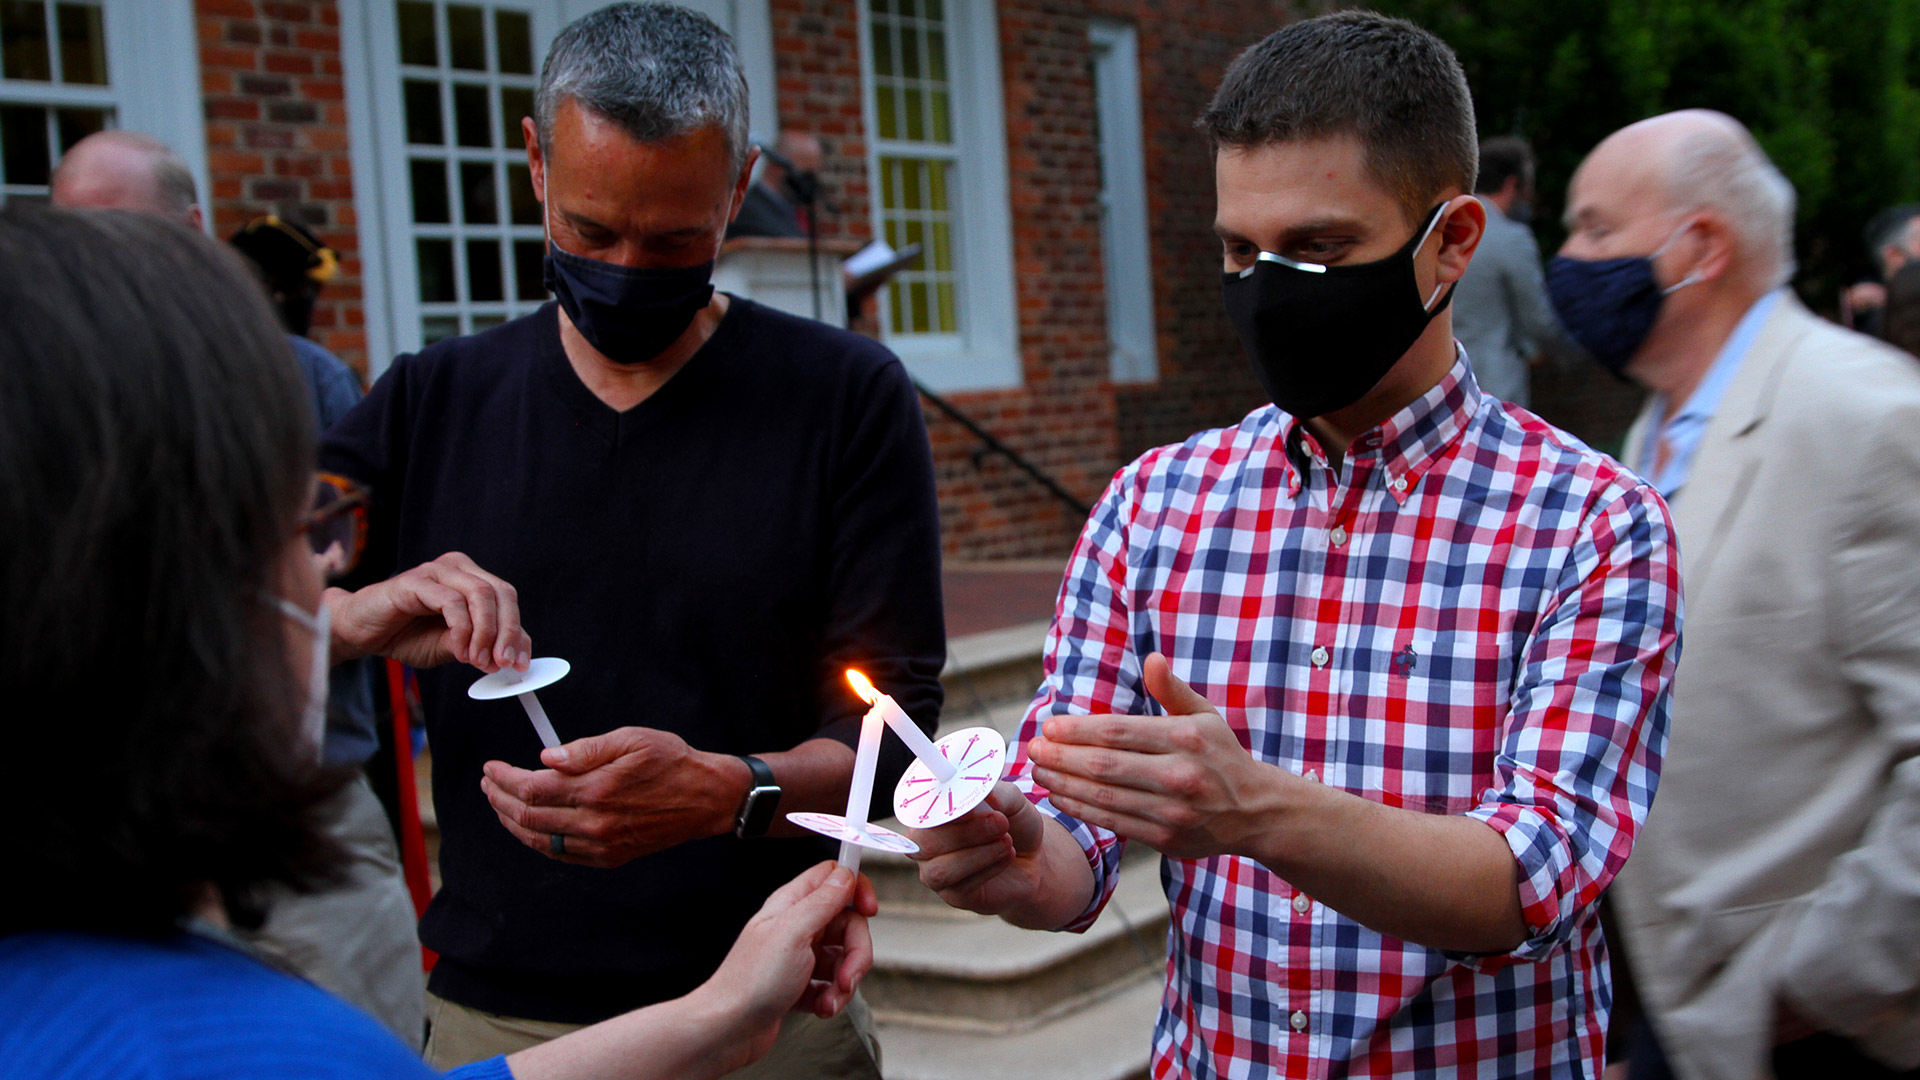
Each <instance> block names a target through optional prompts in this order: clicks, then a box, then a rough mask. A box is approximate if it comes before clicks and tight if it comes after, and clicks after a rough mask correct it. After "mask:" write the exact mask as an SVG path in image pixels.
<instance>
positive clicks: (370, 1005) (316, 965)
mask: <svg viewBox="0 0 1920 1080" xmlns="http://www.w3.org/2000/svg"><path fill="white" fill-rule="evenodd" d="M325 813H326V830H327V834H328V835H329V836H331V837H333V839H334V840H336V841H338V842H339V844H340V846H341V847H343V848H345V849H346V850H347V852H348V854H349V855H350V856H351V858H350V859H349V860H348V863H347V868H346V869H347V873H346V877H345V878H344V879H343V880H342V881H340V883H339V884H337V885H335V886H333V887H332V888H329V889H327V890H325V891H323V892H317V893H313V894H310V895H305V896H303V895H301V894H299V893H296V892H294V891H293V890H291V889H287V888H278V889H275V890H274V891H273V892H272V893H271V894H270V895H269V897H268V900H267V905H266V907H267V920H266V923H265V924H264V925H263V926H261V927H260V929H259V930H257V931H255V932H253V933H250V934H248V933H242V934H239V935H237V936H238V937H240V939H241V940H243V941H245V942H246V943H247V944H248V945H250V946H252V947H253V948H254V949H255V950H256V951H258V952H259V953H261V954H262V955H263V956H264V957H265V958H266V959H267V960H268V961H270V962H272V963H276V964H278V965H280V966H281V967H282V968H285V969H287V970H289V971H292V972H295V973H296V974H299V975H302V976H305V977H306V978H307V979H308V980H309V981H311V982H313V983H315V984H317V985H319V986H320V987H322V988H323V989H326V990H330V991H332V992H333V993H334V994H336V995H337V996H339V997H342V998H345V999H346V1000H347V1001H348V1002H349V1003H350V1004H352V1005H354V1006H357V1007H358V1008H359V1009H360V1010H361V1011H362V1012H365V1013H367V1014H369V1015H371V1016H372V1017H373V1018H374V1019H376V1020H379V1021H380V1022H381V1023H383V1024H385V1025H386V1026H387V1028H388V1030H390V1031H392V1032H393V1033H394V1035H396V1036H398V1037H399V1039H400V1041H401V1042H404V1043H406V1044H407V1046H408V1047H410V1048H415V1049H417V1048H418V1047H419V1046H420V1032H421V1025H422V1013H423V1011H424V1009H425V1007H426V993H427V977H426V975H425V974H423V973H422V972H421V970H420V938H419V936H418V934H417V933H416V931H415V929H414V926H415V923H416V922H417V920H416V919H415V917H414V913H413V897H412V896H411V894H409V893H408V892H407V884H406V880H405V878H404V877H403V875H402V874H401V872H400V855H399V852H398V851H397V850H396V848H395V846H394V842H393V828H392V826H390V825H388V824H387V812H386V811H385V810H384V809H382V808H381V806H380V799H379V797H378V796H376V795H374V793H373V789H372V788H371V787H369V786H367V781H366V779H365V778H364V777H361V778H358V779H355V780H354V781H353V783H351V784H348V785H347V786H346V787H344V788H341V789H340V793H339V794H338V795H336V796H334V798H333V801H332V802H330V803H328V804H327V808H326V812H325Z"/></svg>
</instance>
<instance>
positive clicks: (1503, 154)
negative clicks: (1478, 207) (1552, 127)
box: [1473, 135, 1533, 195]
mask: <svg viewBox="0 0 1920 1080" xmlns="http://www.w3.org/2000/svg"><path fill="white" fill-rule="evenodd" d="M1516 176H1517V177H1519V178H1520V190H1522V191H1525V190H1526V189H1528V188H1530V187H1532V186H1533V148H1532V147H1530V146H1528V145H1527V140H1525V139H1521V138H1517V137H1515V136H1512V135H1496V136H1494V137H1493V138H1491V139H1486V140H1484V141H1482V142H1481V143H1480V178H1479V179H1478V180H1476V181H1474V185H1473V190H1474V191H1475V192H1476V193H1478V194H1481V195H1490V194H1492V193H1493V192H1496V191H1499V190H1500V189H1501V188H1503V187H1506V186H1507V181H1509V180H1511V179H1513V178H1514V177H1516Z"/></svg>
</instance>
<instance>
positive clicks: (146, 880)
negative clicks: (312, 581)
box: [0, 206, 340, 934]
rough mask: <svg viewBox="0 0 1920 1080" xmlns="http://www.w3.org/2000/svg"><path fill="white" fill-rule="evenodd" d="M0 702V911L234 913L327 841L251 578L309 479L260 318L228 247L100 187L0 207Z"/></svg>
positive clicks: (59, 920) (164, 924) (90, 925)
mask: <svg viewBox="0 0 1920 1080" xmlns="http://www.w3.org/2000/svg"><path fill="white" fill-rule="evenodd" d="M0 326H5V327H6V328H7V329H6V332H5V333H4V334H0V371H5V372H6V377H5V378H4V379H0V611H4V612H6V617H5V619H4V620H0V627H4V628H3V629H0V686H4V687H5V690H4V693H5V694H6V695H7V698H8V706H7V710H6V719H5V720H4V721H0V733H4V737H5V739H6V742H7V745H8V747H9V750H10V751H11V752H12V753H13V754H14V755H15V757H16V759H17V760H19V761H22V762H27V763H31V765H30V767H27V768H22V769H20V770H18V771H17V774H16V776H15V778H14V780H13V781H12V783H11V785H10V788H11V795H12V798H13V800H14V804H15V805H16V806H18V807H21V808H22V809H23V810H24V811H25V818H24V820H22V821H20V822H18V826H19V830H18V831H19V836H18V839H17V842H16V843H15V844H14V845H13V847H12V849H11V851H10V852H9V854H8V865H9V868H10V871H11V878H12V880H13V881H14V882H15V883H16V884H15V886H14V887H11V888H7V889H4V890H0V934H5V933H10V932H16V931H21V930H28V929H48V928H72V929H85V930H95V931H108V932H125V933H150V934H157V933H165V932H167V931H168V930H169V929H170V928H172V927H173V926H174V925H175V923H176V922H177V920H179V919H180V918H181V917H182V916H185V915H187V914H189V913H190V912H192V911H193V910H194V908H195V906H196V904H197V903H198V901H199V900H200V898H201V897H202V895H203V894H204V890H205V888H206V887H207V886H209V885H210V886H213V887H215V888H217V889H218V890H219V893H220V895H221V897H222V898H224V899H225V900H226V901H227V903H228V907H229V911H230V913H231V914H233V915H234V916H235V917H236V921H238V922H240V923H241V924H242V925H245V924H246V923H247V922H248V921H250V920H249V918H248V916H249V915H257V911H258V908H257V902H258V900H259V898H260V895H261V890H262V888H263V887H264V886H266V885H268V884H269V883H276V882H277V883H284V884H287V885H291V886H293V887H295V888H311V887H313V886H314V885H317V884H320V883H322V882H324V881H325V880H327V879H328V877H329V876H330V872H331V869H332V867H333V866H335V865H337V861H336V860H337V857H338V853H337V850H336V849H335V848H334V846H333V845H332V844H331V843H330V842H329V841H327V840H326V839H325V838H324V836H323V834H322V833H321V832H320V831H319V829H318V828H317V817H316V810H317V809H318V807H319V806H320V804H321V802H322V801H323V800H324V799H326V798H327V797H328V796H329V795H331V794H332V793H333V792H334V791H337V790H338V788H339V784H340V780H339V778H338V774H337V773H335V774H329V773H327V772H325V771H324V770H322V769H321V767H320V766H319V764H318V762H317V761H315V760H314V754H313V752H312V747H311V746H310V745H309V744H308V743H307V742H306V741H305V740H303V739H300V738H299V737H298V736H297V734H296V733H297V732H298V730H299V723H300V713H301V709H302V706H303V704H304V693H305V687H306V680H305V678H304V675H305V673H304V672H302V673H298V674H296V673H294V672H291V671H289V670H288V668H289V659H288V657H287V655H286V646H285V645H284V644H283V643H284V642H285V640H286V630H285V625H284V621H285V618H286V616H284V615H283V614H281V613H280V611H279V610H278V609H277V608H276V607H275V606H274V605H273V603H272V601H271V597H272V596H273V595H274V594H275V593H276V591H277V586H278V575H279V572H280V567H281V566H282V561H281V560H282V559H283V557H284V552H285V551H286V549H287V545H288V544H289V543H291V542H293V541H294V537H295V530H296V528H297V526H298V522H299V518H300V513H301V511H302V510H303V509H304V508H305V506H306V505H307V499H308V498H309V497H310V493H311V491H312V483H313V453H314V428H313V419H312V416H311V410H312V407H311V405H309V404H308V401H307V393H306V391H305V390H304V389H303V387H302V385H301V379H300V374H299V368H298V365H297V364H296V363H295V361H294V359H293V356H292V353H291V348H290V344H289V342H288V340H287V337H286V335H285V334H283V333H282V332H281V331H280V329H279V327H278V326H276V325H275V324H274V319H273V316H272V314H271V312H270V311H269V310H268V308H267V303H266V299H265V297H263V296H262V295H261V294H260V289H259V287H258V286H257V285H255V284H254V283H253V281H252V280H251V278H250V277H249V275H248V273H247V272H246V270H244V269H243V268H242V267H241V265H240V261H239V256H237V255H236V254H234V253H233V252H231V251H229V250H227V249H226V248H225V247H224V246H223V245H220V244H218V243H215V242H214V241H212V240H210V239H208V238H207V237H205V236H202V235H199V234H198V233H195V232H193V231H192V230H189V229H187V228H185V227H184V226H181V225H178V224H174V223H172V222H169V221H164V220H161V219H159V218H156V217H153V216H149V215H143V214H133V213H124V212H118V211H68V210H51V209H45V208H37V207H29V206H9V207H6V208H5V209H0Z"/></svg>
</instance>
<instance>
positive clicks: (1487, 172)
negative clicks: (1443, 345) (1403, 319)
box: [1453, 136, 1573, 408]
mask: <svg viewBox="0 0 1920 1080" xmlns="http://www.w3.org/2000/svg"><path fill="white" fill-rule="evenodd" d="M1474 197H1475V198H1477V199H1479V200H1480V205H1482V206H1484V207H1486V210H1487V231H1486V235H1485V236H1482V237H1481V238H1480V246H1479V247H1478V248H1477V249H1475V251H1474V253H1473V263H1472V264H1471V265H1469V266H1468V267H1467V272H1466V273H1465V274H1462V275H1461V277H1460V286H1459V290H1458V293H1457V295H1456V296H1455V297H1454V300H1453V332H1454V336H1456V337H1457V338H1459V339H1460V347H1461V348H1463V349H1465V350H1466V351H1467V362H1468V363H1470V364H1472V365H1473V377H1474V378H1475V379H1477V380H1479V382H1480V388H1481V389H1482V390H1485V391H1486V392H1487V393H1489V394H1492V395H1493V396H1494V397H1496V398H1499V399H1500V400H1502V401H1511V402H1513V403H1514V404H1515V405H1518V406H1520V407H1522V408H1527V407H1529V406H1531V405H1532V402H1533V394H1532V387H1531V385H1530V382H1531V377H1530V375H1529V371H1528V369H1529V368H1532V367H1533V366H1535V365H1536V364H1539V363H1542V362H1544V361H1546V360H1548V359H1556V360H1558V359H1563V358H1566V357H1568V355H1569V353H1571V352H1572V351H1573V350H1572V347H1571V346H1570V345H1569V343H1568V342H1567V339H1566V336H1565V335H1564V334H1563V333H1562V332H1561V330H1560V320H1559V319H1557V318H1555V317H1554V314H1553V305H1551V304H1549V303H1548V302H1547V287H1546V281H1545V279H1544V278H1543V277H1542V276H1541V273H1540V245H1539V244H1538V243H1536V242H1535V241H1534V239H1533V231H1532V230H1531V229H1529V228H1528V227H1527V223H1528V222H1529V221H1530V220H1532V210H1531V207H1532V203H1533V150H1532V149H1531V148H1529V147H1528V146H1527V144H1526V142H1525V141H1524V140H1521V139H1516V138H1513V137H1511V136H1503V137H1500V138H1495V139H1487V140H1485V141H1484V142H1482V143H1481V144H1480V173H1479V178H1478V179H1477V180H1476V181H1475V182H1474Z"/></svg>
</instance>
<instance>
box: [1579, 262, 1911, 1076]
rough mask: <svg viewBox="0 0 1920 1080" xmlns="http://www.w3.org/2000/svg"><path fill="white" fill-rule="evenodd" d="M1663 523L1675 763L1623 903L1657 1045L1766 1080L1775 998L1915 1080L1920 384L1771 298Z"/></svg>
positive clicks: (1867, 345)
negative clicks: (1672, 571) (1911, 1072)
mask: <svg viewBox="0 0 1920 1080" xmlns="http://www.w3.org/2000/svg"><path fill="white" fill-rule="evenodd" d="M1648 424H1649V417H1648V416H1647V415H1646V414H1644V413H1643V414H1642V415H1641V417H1640V419H1639V421H1638V422H1637V423H1636V424H1635V425H1634V429H1633V431H1632V433H1631V434H1630V435H1629V438H1628V446H1627V460H1628V461H1638V460H1640V448H1641V446H1642V445H1644V442H1645V439H1646V438H1647V434H1648V433H1647V430H1646V429H1647V427H1648ZM1673 511H1674V522H1675V526H1676V530H1677V538H1678V546H1679V548H1680V557H1681V569H1682V578H1681V580H1682V581H1683V582H1684V584H1685V588H1686V633H1685V640H1684V645H1683V649H1682V654H1681V658H1680V666H1679V668H1678V671H1677V674H1676V675H1675V680H1674V714H1673V728H1672V733H1671V736H1672V741H1671V744H1670V746H1669V748H1668V752H1667V757H1666V762H1665V765H1664V767H1663V768H1662V771H1661V778H1660V787H1659V791H1658V793H1657V797H1656V798H1655V800H1654V805H1653V810H1652V813H1651V814H1650V816H1649V818H1648V821H1647V825H1646V828H1645V830H1644V831H1643V832H1642V834H1641V836H1640V839H1639V842H1638V844H1637V845H1636V846H1635V848H1634V851H1633V857H1632V858H1631V859H1630V860H1629V861H1628V863H1627V866H1626V868H1625V869H1624V870H1623V871H1622V872H1621V875H1620V877H1619V880H1618V882H1617V883H1616V885H1615V887H1614V892H1613V896H1614V898H1615V902H1616V903H1617V904H1618V906H1619V908H1620V911H1621V914H1622V926H1623V929H1624V931H1625V936H1626V939H1627V940H1626V945H1627V950H1628V956H1629V958H1630V960H1631V962H1632V964H1633V973H1634V976H1635V978H1636V980H1637V981H1638V985H1639V987H1640V990H1641V993H1642V995H1643V996H1644V998H1645V999H1646V1002H1647V1007H1648V1011H1649V1014H1650V1016H1651V1017H1652V1019H1653V1021H1654V1024H1655V1028H1656V1030H1657V1031H1658V1032H1659V1034H1660V1037H1661V1042H1662V1044H1663V1046H1664V1047H1665V1049H1666V1050H1667V1052H1668V1054H1669V1056H1670V1058H1671V1059H1672V1061H1673V1064H1674V1066H1675V1069H1676V1070H1677V1072H1678V1073H1679V1075H1680V1076H1682V1077H1685V1078H1687V1080H1702V1078H1721V1077H1725V1078H1728V1080H1754V1078H1756V1077H1764V1076H1767V1075H1768V1074H1769V1069H1768V1051H1769V1047H1770V1044H1771V1038H1772V1026H1773V1012H1774V1001H1775V999H1776V998H1778V999H1780V1000H1784V1001H1786V1002H1787V1003H1789V1004H1790V1005H1791V1006H1792V1007H1793V1008H1794V1009H1796V1010H1797V1011H1799V1012H1800V1013H1801V1014H1802V1015H1804V1016H1806V1017H1807V1018H1808V1019H1810V1020H1814V1021H1815V1022H1817V1023H1820V1024H1821V1025H1823V1026H1824V1027H1826V1028H1827V1029H1829V1030H1832V1031H1834V1032H1837V1033H1839V1034H1843V1035H1846V1036H1849V1037H1851V1038H1853V1039H1855V1040H1856V1041H1857V1042H1858V1043H1859V1045H1860V1046H1861V1048H1862V1049H1863V1050H1865V1051H1866V1052H1867V1053H1869V1054H1871V1055H1873V1056H1874V1057H1877V1058H1880V1059H1882V1060H1884V1061H1886V1062H1887V1063H1888V1064H1891V1065H1895V1066H1898V1067H1902V1068H1912V1067H1915V1066H1920V757H1916V752H1920V361H1915V360H1914V359H1913V358H1912V357H1909V356H1907V355H1906V354H1904V353H1899V352H1896V351H1894V350H1893V349H1891V348H1889V347H1887V346H1885V345H1882V344H1881V343H1879V342H1877V341H1874V340H1872V339H1869V338H1866V337H1862V336H1861V335H1859V334H1855V333H1852V332H1851V331H1848V330H1843V329H1841V328H1840V327H1838V326H1835V325H1833V324H1832V323H1829V322H1826V321H1825V320H1822V319H1819V318H1816V317H1815V316H1813V315H1812V314H1810V313H1809V312H1808V311H1807V310H1806V309H1805V308H1804V307H1802V306H1801V305H1800V304H1799V303H1798V302H1797V301H1795V300H1793V299H1792V298H1791V297H1785V298H1782V300H1781V302H1780V303H1779V304H1778V305H1776V307H1775V308H1774V310H1773V312H1772V313H1771V314H1770V315H1769V317H1768V319H1767V321H1766V323H1765V324H1764V326H1763V327H1762V329H1761V331H1760V333H1759V336H1758V337H1757V338H1756V339H1755V341H1754V344H1753V347H1752V349H1751V351H1750V352H1749V353H1748V354H1747V356H1746V358H1745V361H1744V363H1743V364H1742V365H1741V367H1740V369H1739V371H1738V373H1737V374H1736V375H1735V376H1734V379H1733V381H1732V382H1731V383H1730V384H1729V386H1728V388H1727V394H1726V397H1725V399H1724V400H1723V401H1722V402H1721V405H1720V409H1719V412H1718V415H1716V416H1715V417H1714V418H1713V420H1712V421H1711V422H1710V423H1709V425H1708V427H1707V429H1706V431H1705V433H1704V435H1703V436H1702V439H1701V443H1700V447H1699V451H1698V453H1697V455H1696V456H1695V458H1694V462H1693V469H1692V473H1691V476H1690V477H1689V479H1688V480H1687V482H1686V484H1685V486H1684V487H1682V488H1681V489H1680V491H1679V492H1677V493H1676V496H1675V499H1674V503H1673Z"/></svg>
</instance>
